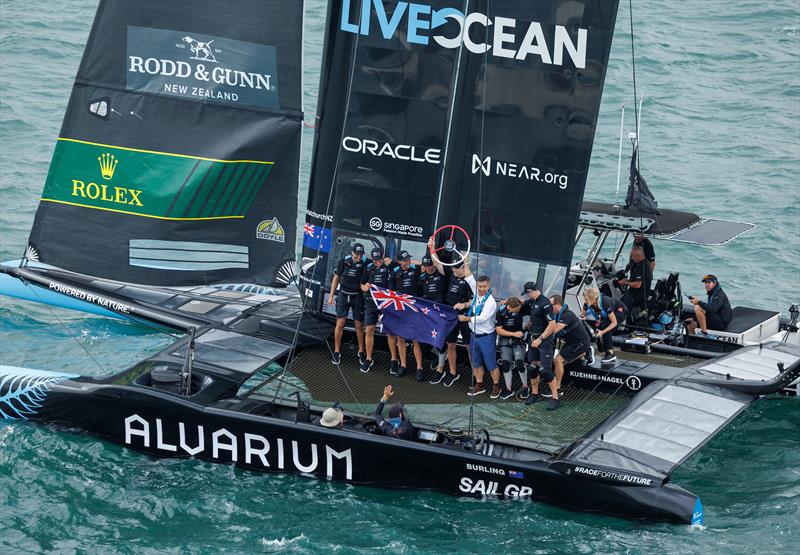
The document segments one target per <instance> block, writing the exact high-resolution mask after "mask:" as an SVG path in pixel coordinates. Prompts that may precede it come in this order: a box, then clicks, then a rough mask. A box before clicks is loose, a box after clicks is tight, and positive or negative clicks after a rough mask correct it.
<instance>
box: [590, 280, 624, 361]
mask: <svg viewBox="0 0 800 555" xmlns="http://www.w3.org/2000/svg"><path fill="white" fill-rule="evenodd" d="M583 300H584V301H585V302H584V304H583V310H582V311H581V316H582V317H583V318H585V319H586V323H587V324H589V325H591V326H593V327H594V329H595V338H596V339H597V346H598V348H599V350H601V351H602V352H603V358H602V360H601V361H600V362H602V363H603V364H611V363H612V362H614V361H615V360H617V357H616V355H615V354H614V338H613V335H612V334H613V331H614V329H616V328H617V326H619V325H620V324H622V322H624V321H625V318H627V315H628V311H627V309H626V308H625V304H624V303H622V301H618V300H615V299H612V298H611V297H608V296H606V295H601V294H600V291H598V290H597V289H594V288H592V287H590V288H588V289H586V290H584V292H583Z"/></svg>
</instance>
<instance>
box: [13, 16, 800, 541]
mask: <svg viewBox="0 0 800 555" xmlns="http://www.w3.org/2000/svg"><path fill="white" fill-rule="evenodd" d="M164 1H167V0H164ZM625 4H626V5H625V9H621V11H620V15H619V17H618V21H617V32H616V35H615V38H614V44H613V47H612V53H611V65H610V67H609V70H608V76H607V79H606V88H605V93H604V96H603V104H602V107H601V114H600V119H599V122H598V129H597V134H596V139H595V147H594V152H593V156H592V164H591V169H590V174H589V181H588V184H587V193H586V198H587V199H591V200H606V201H608V200H613V198H614V189H615V184H616V174H617V148H618V142H617V140H618V133H619V111H620V108H621V106H622V105H623V104H624V105H626V106H628V111H627V113H626V120H627V121H628V122H630V121H631V120H632V117H631V116H632V110H631V107H632V104H633V102H634V95H633V90H632V79H631V54H630V28H629V25H630V20H629V17H628V12H627V3H625ZM94 9H95V3H94V2H92V1H86V0H51V1H47V2H45V1H32V0H28V1H18V0H14V1H10V0H2V1H0V259H2V260H7V259H11V258H18V257H19V255H20V254H21V253H22V251H23V249H24V246H25V242H26V239H27V235H28V231H29V229H30V225H31V222H32V220H33V215H34V212H35V209H36V204H37V200H38V198H39V196H40V194H41V191H42V186H43V183H44V180H45V176H46V174H47V168H48V164H49V161H50V157H51V155H52V152H53V148H54V146H55V138H56V137H57V135H58V130H59V128H60V125H61V119H62V116H63V113H64V109H65V107H66V103H67V99H68V97H69V91H70V87H71V83H72V79H73V78H74V75H75V72H76V70H77V67H78V63H79V60H80V57H81V53H82V51H83V46H84V44H85V41H86V37H87V35H88V32H89V28H90V25H91V22H92V18H93V15H94ZM633 10H634V17H635V19H634V23H635V31H636V33H635V36H636V43H635V44H636V69H637V87H638V90H639V93H640V94H643V95H644V96H645V101H644V110H643V115H642V128H641V143H642V154H641V165H642V171H643V173H644V175H645V176H646V177H647V179H648V182H649V183H650V185H651V187H652V188H653V189H654V191H655V193H656V196H657V198H658V200H659V202H660V205H661V206H664V207H671V208H676V209H686V210H691V211H695V212H698V213H701V214H702V215H704V216H711V217H721V218H731V219H737V220H743V221H749V222H752V223H755V224H757V225H758V228H757V229H756V230H755V231H753V232H751V233H749V234H747V235H745V236H743V237H740V238H739V239H737V240H736V241H734V242H733V243H731V244H729V245H726V246H724V247H713V248H699V247H695V248H692V247H689V246H686V245H681V244H664V243H657V244H656V247H657V249H658V265H659V269H668V268H669V269H676V270H679V271H680V272H681V275H682V277H683V279H684V283H685V285H684V288H685V289H688V290H690V291H693V292H696V293H699V292H700V291H701V290H700V287H697V288H696V289H694V288H693V286H694V282H695V280H699V277H700V276H701V275H702V274H704V273H708V272H713V273H715V274H716V275H718V276H720V278H721V279H722V281H723V284H724V286H725V288H726V290H727V291H728V292H729V295H730V296H731V298H732V301H733V303H734V304H750V305H757V306H763V307H765V308H770V309H775V310H785V309H786V308H787V306H788V304H789V303H791V302H797V301H798V290H799V289H800V263H798V259H799V258H800V240H799V239H798V237H800V5H798V3H797V1H796V0H785V1H773V2H753V1H745V2H737V3H731V2H726V1H722V0H711V1H709V0H706V1H700V0H687V1H684V2H661V3H656V2H634V5H633ZM324 14H325V3H324V2H322V1H320V0H310V1H308V2H307V14H306V21H307V24H308V30H307V34H306V39H305V43H306V47H305V53H306V63H305V72H306V75H305V82H306V90H305V105H306V119H307V120H308V121H311V120H312V118H313V114H314V107H315V106H316V94H317V82H318V72H319V65H320V55H321V50H322V38H323V37H322V29H323V19H324ZM628 130H632V129H631V128H630V126H629V129H628ZM304 133H305V136H304V143H305V144H304V153H303V156H304V163H303V173H302V175H301V179H302V181H303V187H305V183H306V182H307V180H308V173H309V164H308V162H309V158H310V145H311V141H312V138H313V131H312V130H310V129H308V130H306V131H305V132H304ZM623 171H624V170H623ZM697 285H698V286H699V285H700V284H699V281H698V283H697ZM75 337H77V338H78V340H79V341H80V344H79V343H78V342H76V341H75ZM167 343H168V338H165V337H164V336H163V335H159V334H155V333H152V332H150V331H148V330H146V329H143V328H141V327H139V326H136V325H133V324H127V323H122V322H117V321H110V320H105V319H101V318H89V317H85V316H84V315H81V314H78V313H69V312H65V311H60V310H59V311H52V312H51V311H50V310H49V309H47V308H44V307H41V306H37V305H33V304H30V303H23V302H18V301H13V300H9V299H6V298H2V297H0V361H1V362H2V363H3V364H14V365H25V366H29V367H32V368H41V369H48V370H66V371H70V372H74V373H82V374H90V375H99V374H101V373H103V372H107V371H111V370H118V369H122V368H124V367H126V366H128V365H130V364H132V363H134V362H136V361H138V360H140V359H141V358H143V357H145V356H146V355H148V354H151V353H153V352H156V351H157V350H159V349H160V348H162V347H163V346H164V345H166V344H167ZM81 345H82V346H81ZM87 351H88V353H87ZM101 368H102V369H101ZM798 430H800V403H799V402H798V400H797V399H784V398H780V399H767V400H764V401H761V402H759V403H757V404H756V405H754V406H753V407H752V408H751V409H749V410H748V411H747V412H746V413H745V414H744V415H743V416H742V417H741V418H739V419H738V420H737V421H736V422H735V423H734V424H732V425H731V426H729V427H728V428H726V429H725V430H724V431H723V432H722V433H721V434H720V435H719V436H718V437H717V438H715V439H714V440H712V441H711V442H710V443H709V444H708V445H707V446H706V447H704V448H703V449H702V450H701V451H700V452H699V453H698V454H697V455H695V456H694V457H692V458H691V459H690V460H689V461H687V462H686V463H685V464H684V465H683V466H682V467H681V468H680V469H679V470H678V471H677V472H676V473H675V474H674V477H673V481H674V482H675V483H676V484H678V485H681V486H683V487H685V488H686V489H688V490H690V491H692V492H694V493H697V494H698V495H700V496H701V497H702V499H703V502H704V504H705V508H706V523H707V526H706V527H705V528H704V529H692V528H689V527H687V526H675V525H667V524H648V523H637V522H630V521H626V520H619V519H615V518H609V517H601V516H594V515H583V514H577V513H573V512H569V511H564V510H561V509H557V508H553V507H550V506H547V505H543V504H539V503H529V502H522V501H518V502H498V501H488V500H474V499H458V498H455V497H450V496H446V495H441V494H434V493H425V492H397V491H382V490H378V489H373V488H366V487H353V486H348V485H344V484H338V483H326V482H321V481H315V480H309V479H305V478H301V477H295V476H279V475H262V474H256V473H250V472H243V471H239V470H236V469H233V468H231V467H228V466H223V465H212V464H208V463H202V462H198V461H168V460H154V459H151V458H149V457H146V456H143V455H140V454H137V453H134V452H131V451H128V450H125V449H123V448H121V447H119V446H117V445H111V444H108V443H104V442H101V441H99V440H97V439H95V438H92V437H89V436H86V435H82V434H80V433H71V432H68V431H63V430H53V429H50V428H47V427H41V426H33V425H26V424H19V423H15V424H5V423H0V553H3V554H4V553H36V552H64V553H72V552H81V553H84V552H88V553H109V552H123V553H199V552H222V551H227V552H234V553H261V552H277V551H285V552H296V553H327V552H337V553H377V552H390V553H469V552H475V553H486V552H502V553H513V552H538V553H550V552H561V553H593V552H600V553H620V552H623V553H624V552H628V553H726V554H730V553H790V552H795V551H797V549H798V546H800V433H798Z"/></svg>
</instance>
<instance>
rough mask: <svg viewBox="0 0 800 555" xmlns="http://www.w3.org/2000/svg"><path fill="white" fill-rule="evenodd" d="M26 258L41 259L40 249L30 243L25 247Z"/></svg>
mask: <svg viewBox="0 0 800 555" xmlns="http://www.w3.org/2000/svg"><path fill="white" fill-rule="evenodd" d="M25 259H26V260H34V261H36V262H38V261H39V251H37V250H36V249H35V248H34V247H33V246H32V245H30V244H29V245H28V246H27V247H26V248H25Z"/></svg>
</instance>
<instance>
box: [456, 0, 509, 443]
mask: <svg viewBox="0 0 800 555" xmlns="http://www.w3.org/2000/svg"><path fill="white" fill-rule="evenodd" d="M490 6H491V1H490V0H487V1H486V17H487V19H488V17H489V12H490V11H491V10H490ZM463 32H464V31H463V30H462V33H463ZM484 40H485V42H486V44H488V43H489V26H488V25H487V26H486V27H485V30H484ZM463 42H464V41H461V42H460V44H459V52H460V51H461V48H462V47H463V46H462V45H463ZM488 61H489V51H488V50H487V51H486V52H484V53H483V94H482V95H481V138H480V147H479V149H480V153H481V159H483V144H484V134H485V133H484V132H485V129H486V127H485V125H486V81H487V80H488V71H487V65H488ZM482 210H483V172H482V171H480V172H478V241H477V243H478V248H477V250H476V251H475V270H476V271H478V272H480V267H481V232H482V229H481V219H482V216H483V214H482ZM473 276H474V274H473ZM478 277H480V274H478ZM473 279H475V297H476V298H477V296H478V282H477V279H478V278H477V277H473ZM477 306H478V305H477V302H476V303H475V307H476V308H477ZM477 330H478V323H477V321H475V322H474V324H473V329H472V341H475V335H476V334H477ZM487 370H488V369H487V368H485V367H484V369H483V372H484V373H483V380H484V385H483V387H486V374H489V378H492V375H491V373H489V372H487ZM501 379H502V377H501ZM474 381H475V385H477V378H476V379H475V380H474ZM492 383H493V384H494V379H493V378H492ZM474 423H475V396H474V395H471V396H470V406H469V435H470V436H472V435H473V432H474Z"/></svg>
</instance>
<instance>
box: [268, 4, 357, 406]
mask: <svg viewBox="0 0 800 555" xmlns="http://www.w3.org/2000/svg"><path fill="white" fill-rule="evenodd" d="M358 17H359V24H360V22H361V17H362V12H361V11H359V16H358ZM359 40H360V35H356V40H355V46H354V47H353V56H352V59H351V60H350V75H349V76H348V80H347V84H348V86H347V99H346V100H345V110H344V114H345V118H344V122H343V124H342V130H341V133H340V135H339V142H338V145H339V146H338V148H337V152H336V164H335V166H334V170H333V176H332V177H331V187H330V190H329V191H328V200H327V203H326V205H325V215H327V214H330V212H331V203H332V201H333V191H334V189H335V187H336V177H337V176H338V174H339V163H340V161H341V156H342V147H341V144H342V140H343V139H344V133H345V126H346V123H347V114H348V113H349V112H350V100H351V97H352V92H353V87H352V84H353V75H354V74H355V67H356V54H357V53H358V43H359ZM327 224H328V220H327V219H325V218H323V223H322V230H321V232H320V238H319V239H320V240H319V244H318V245H317V251H316V254H315V256H316V257H317V259H319V256H320V252H321V251H322V239H323V238H324V236H325V228H326V226H327ZM304 233H305V231H304ZM332 234H333V218H331V235H332ZM298 268H299V269H298V272H302V264H301V265H300V266H299V267H298ZM316 270H317V266H316V265H315V266H314V270H312V277H313V275H314V274H315V273H316ZM298 275H299V273H298ZM322 278H323V279H324V274H323V276H322ZM320 292H321V293H322V298H323V300H322V302H324V298H325V294H324V293H325V291H324V287H323V286H320ZM301 297H302V299H303V302H302V305H301V310H302V312H301V314H300V318H298V319H297V326H296V327H295V331H294V337H293V338H292V343H291V347H290V348H289V354H288V356H287V358H286V364H285V366H284V369H283V372H284V373H286V372H288V371H289V365H290V363H291V362H292V360H293V359H294V355H295V352H296V350H297V341H298V338H299V336H300V325H301V323H302V322H303V316H304V315H305V309H306V304H307V302H308V296H307V295H301ZM325 344H326V345H327V346H328V349H329V350H330V345H329V344H328V341H327V340H326V341H325ZM346 382H347V380H345V383H346ZM280 387H281V386H280V385H279V386H278V389H277V390H276V391H275V398H276V399H277V397H278V394H279V392H280ZM347 387H348V389H349V388H350V384H347Z"/></svg>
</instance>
